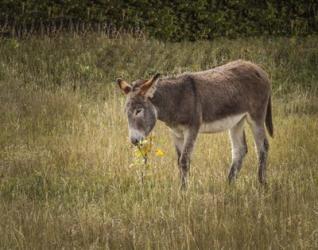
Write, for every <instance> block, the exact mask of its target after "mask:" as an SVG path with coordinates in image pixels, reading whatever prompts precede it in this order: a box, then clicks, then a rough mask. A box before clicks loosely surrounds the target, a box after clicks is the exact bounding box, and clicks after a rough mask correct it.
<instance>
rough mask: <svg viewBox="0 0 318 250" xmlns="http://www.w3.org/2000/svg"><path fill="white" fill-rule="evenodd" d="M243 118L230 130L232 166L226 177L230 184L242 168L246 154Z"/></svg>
mask: <svg viewBox="0 0 318 250" xmlns="http://www.w3.org/2000/svg"><path fill="white" fill-rule="evenodd" d="M244 120H245V119H244V118H243V119H242V120H241V121H240V122H239V123H237V124H236V125H235V126H234V127H233V128H231V129H230V138H231V144H232V164H231V169H230V173H229V176H228V179H229V182H232V181H233V180H234V179H235V178H236V175H237V173H238V172H239V171H240V169H241V167H242V162H243V158H244V156H245V155H246V154H247V145H246V138H245V132H244Z"/></svg>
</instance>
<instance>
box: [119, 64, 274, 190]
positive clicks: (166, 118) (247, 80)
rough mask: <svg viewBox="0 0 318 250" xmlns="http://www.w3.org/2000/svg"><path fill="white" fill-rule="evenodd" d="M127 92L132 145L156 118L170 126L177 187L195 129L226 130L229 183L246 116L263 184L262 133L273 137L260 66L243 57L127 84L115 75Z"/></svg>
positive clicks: (242, 151)
mask: <svg viewBox="0 0 318 250" xmlns="http://www.w3.org/2000/svg"><path fill="white" fill-rule="evenodd" d="M117 84H118V85H119V87H120V89H121V90H122V91H123V92H124V93H125V94H126V95H127V98H126V104H125V112H126V114H127V116H128V128H129V137H130V140H131V142H132V143H133V144H134V145H137V144H138V143H139V142H141V141H142V140H143V139H144V138H145V137H146V136H147V135H148V134H149V133H150V132H151V131H152V129H153V128H154V126H155V124H156V121H157V120H160V121H162V122H164V123H165V124H166V125H167V126H168V127H169V128H170V130H171V134H172V138H173V141H174V145H175V149H176V153H177V156H178V166H179V169H180V176H181V187H183V188H185V187H186V186H187V174H188V171H189V168H190V158H191V153H192V151H193V147H194V144H195V141H196V138H197V136H198V133H217V132H221V131H224V130H229V134H230V139H231V146H232V163H231V166H230V171H229V175H228V181H229V182H230V183H231V182H232V181H233V180H234V179H236V176H237V174H238V172H239V171H240V169H241V166H242V161H243V158H244V156H245V155H246V154H247V145H246V139H245V132H244V122H245V120H247V122H248V124H249V126H250V127H251V130H252V133H253V137H254V140H255V148H256V152H257V155H258V179H259V182H260V183H261V184H266V176H265V170H266V160H267V154H268V149H269V143H268V140H267V137H266V131H265V124H266V128H267V131H268V133H269V135H270V136H271V137H273V123H272V107H271V84H270V81H269V78H268V76H267V74H266V72H265V71H264V70H263V69H262V68H260V67H259V66H257V65H255V64H253V63H251V62H248V61H243V60H237V61H233V62H230V63H227V64H225V65H222V66H219V67H216V68H213V69H210V70H206V71H201V72H194V73H184V74H181V75H179V76H175V77H165V78H161V77H160V75H159V74H156V75H154V76H153V77H152V78H151V79H149V80H136V81H134V82H133V83H132V84H129V83H127V82H126V81H124V80H122V79H117Z"/></svg>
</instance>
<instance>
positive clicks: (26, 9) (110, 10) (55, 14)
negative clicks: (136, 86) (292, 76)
mask: <svg viewBox="0 0 318 250" xmlns="http://www.w3.org/2000/svg"><path fill="white" fill-rule="evenodd" d="M0 6H1V8H0V21H1V24H2V25H3V26H5V27H6V28H7V30H6V31H7V32H8V31H11V30H10V29H11V28H12V27H14V28H17V29H22V28H26V29H28V30H36V31H39V30H41V29H42V30H43V29H45V28H43V27H48V26H49V27H50V26H54V27H59V28H68V29H73V28H74V27H77V29H78V27H83V26H85V27H86V28H85V30H87V26H89V27H90V28H91V29H93V30H134V31H138V30H142V31H144V32H145V33H147V34H148V35H150V36H151V37H155V38H158V39H162V40H172V41H180V40H184V39H186V40H199V39H213V38H215V37H220V36H222V37H224V36H226V37H229V38H235V37H238V36H240V37H242V36H260V35H262V36H263V35H280V36H286V35H287V36H290V35H309V34H314V33H317V30H318V2H317V1H315V0H309V1H305V0H301V1H296V0H289V1H280V0H263V1H255V0H254V1H251V0H241V1H238V0H227V1H208V0H198V1H191V0H185V1H180V0H178V1H166V0H156V1H154V0H128V1H127V0H125V1H123V0H119V1H118V0H94V1H85V0H53V1H51V0H43V1H38V0H24V1H13V0H2V1H1V3H0ZM74 29H76V28H74Z"/></svg>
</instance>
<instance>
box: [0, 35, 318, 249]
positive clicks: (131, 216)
mask: <svg viewBox="0 0 318 250" xmlns="http://www.w3.org/2000/svg"><path fill="white" fill-rule="evenodd" d="M46 42H48V41H43V43H46ZM239 42H240V41H239ZM25 43H26V42H25ZM37 43H38V44H39V45H41V46H44V45H43V44H42V43H41V42H40V41H37ZM233 43H234V42H233ZM4 46H5V45H3V44H2V55H3V54H5V53H7V52H4V48H5V47H4ZM10 46H11V45H10ZM23 46H25V47H27V46H26V45H23ZM30 46H31V45H30ZM76 46H79V45H78V44H75V45H74V47H76ZM160 46H163V45H160ZM171 46H172V45H171ZM173 46H177V45H173ZM180 46H181V45H180ZM236 46H237V47H239V45H236ZM271 46H273V47H274V45H271ZM49 48H51V47H49ZM180 50H181V49H180ZM21 53H22V52H21ZM37 53H40V52H39V51H36V52H35V54H37ZM45 53H46V52H43V54H45ZM50 53H52V55H53V57H56V58H59V57H61V58H60V59H61V60H62V59H63V60H64V59H65V58H66V56H65V57H63V56H62V54H60V56H59V53H61V52H60V51H58V52H56V53H54V52H50ZM50 53H48V54H47V55H46V56H49V54H50ZM127 53H128V52H127ZM233 53H234V52H233ZM26 55H30V54H28V53H27V52H26ZM46 56H43V58H42V59H41V60H43V61H42V62H41V63H42V64H46V63H47V62H45V61H44V59H45V58H46ZM90 56H91V57H94V54H92V55H90ZM180 56H181V55H180ZM21 57H22V55H20V54H17V55H13V54H12V57H10V58H9V57H8V58H7V59H2V66H1V67H0V69H2V70H3V72H4V73H3V74H2V77H1V81H0V89H1V94H0V104H1V105H0V114H1V124H0V131H1V132H0V146H1V151H0V192H1V193H0V194H1V196H0V247H1V248H5V249H13V248H20V249H56V248H57V249H61V248H66V249H69V248H82V249H99V248H100V249H118V248H124V249H127V248H128V249H131V248H134V249H145V248H146V249H150V248H151V249H152V248H155V249H157V248H158V249H221V248H223V249H269V248H271V249H314V248H318V226H317V225H318V171H317V167H318V166H317V165H318V158H317V152H318V136H317V134H318V119H317V118H318V99H317V95H316V94H315V93H309V92H308V91H304V90H302V91H298V92H293V93H291V92H290V94H288V95H284V96H275V98H274V104H273V108H274V126H275V133H276V135H275V138H274V139H271V140H270V146H271V147H270V156H269V157H270V158H269V166H268V181H269V187H268V188H267V189H266V190H265V189H264V188H262V187H260V185H259V184H258V182H257V178H256V173H257V168H256V155H255V153H254V150H253V140H252V138H251V133H250V131H249V129H247V131H248V145H249V153H248V156H247V157H246V159H245V162H244V166H243V169H242V171H241V173H240V177H239V179H238V180H237V182H236V183H235V185H232V186H229V185H228V183H227V181H226V177H227V173H228V168H229V164H230V143H229V140H228V136H227V134H226V133H222V134H216V135H202V136H200V137H199V140H198V143H197V145H196V148H195V152H194V156H193V161H192V166H191V176H190V187H189V190H188V191H187V192H186V193H180V192H179V184H180V183H179V178H178V169H177V166H176V161H175V158H176V156H175V154H174V150H173V146H172V142H171V140H170V137H169V133H168V129H167V128H166V127H165V126H164V125H163V124H161V123H158V124H157V127H156V129H155V131H154V133H155V135H156V139H155V143H156V145H157V146H158V147H160V148H162V149H163V150H164V151H165V152H166V155H165V156H164V157H162V158H156V157H152V158H151V159H150V163H151V166H152V167H151V169H150V170H148V171H147V176H146V179H145V181H144V183H143V184H142V183H141V182H140V178H139V174H138V171H139V170H140V169H139V168H138V167H137V166H131V162H132V161H133V153H132V151H133V150H132V148H131V146H130V144H129V143H128V140H127V123H126V120H125V119H126V118H125V117H124V114H123V102H124V99H123V97H122V96H121V94H120V93H119V92H118V91H117V89H116V88H115V86H111V85H110V86H104V87H101V86H100V85H99V84H98V81H99V80H102V79H103V76H102V75H101V79H99V80H98V79H97V80H96V83H95V85H93V83H92V82H93V80H91V84H92V87H91V90H87V89H85V88H82V89H80V90H76V91H75V92H74V91H73V90H72V89H71V88H70V87H69V85H67V84H65V85H64V84H62V86H60V87H58V88H55V87H52V85H53V84H54V82H53V81H51V80H50V79H51V78H52V77H53V76H54V75H53V76H52V75H50V74H48V73H44V71H43V68H41V67H40V66H39V67H40V72H39V73H38V74H36V73H34V72H35V70H36V69H34V71H32V74H31V73H30V72H24V71H23V72H22V71H21V72H20V73H17V71H18V70H19V69H21V67H22V64H20V62H19V61H18V60H17V59H21ZM2 58H3V57H2ZM26 58H28V56H26ZM30 58H31V57H29V59H27V60H26V61H25V62H24V63H25V65H24V66H23V67H25V69H32V67H33V66H34V65H33V66H32V65H29V63H30V61H32V62H33V60H35V59H34V58H35V57H34V58H33V57H32V58H31V59H32V60H31V59H30ZM60 59H59V60H57V61H60ZM5 60H7V61H6V62H8V61H10V63H11V64H8V65H4V61H5ZM63 60H62V61H63ZM65 60H66V59H65ZM267 60H268V61H269V62H270V59H267ZM117 63H118V61H114V64H117ZM13 65H16V67H15V68H14V67H13ZM268 65H270V64H268ZM190 67H191V66H190ZM196 67H198V68H200V66H194V67H193V68H194V69H196ZM272 67H273V68H275V67H274V66H272ZM14 70H16V71H14ZM61 70H62V71H63V72H64V73H65V74H69V75H63V76H61V75H59V74H58V75H55V77H62V80H63V79H66V80H65V81H66V82H72V81H73V82H75V83H81V81H80V80H78V79H77V78H76V77H75V78H71V73H72V71H71V70H70V73H67V70H65V71H64V69H61ZM10 71H11V72H12V75H11V76H10V75H9V73H10ZM300 71H301V72H305V69H303V70H300V69H299V71H297V72H298V73H299V72H300ZM140 72H141V70H140ZM57 73H58V72H57ZM57 73H54V74H57ZM103 74H104V73H103ZM105 74H106V73H105ZM125 74H128V73H127V72H126V73H125ZM275 74H278V73H277V72H276V73H275ZM45 75H46V76H45ZM45 77H47V81H48V86H45V84H44V82H42V85H41V84H40V82H41V79H42V80H43V79H45ZM50 77H51V78H50ZM68 77H70V78H68ZM297 77H300V76H299V75H297V74H296V75H291V78H292V79H297ZM32 79H33V80H34V82H32ZM37 80H39V81H37ZM307 80H308V79H307ZM309 81H310V80H308V81H307V82H309ZM62 82H63V81H62ZM83 82H84V80H83ZM294 84H297V82H295V83H294ZM88 89H89V88H88ZM275 89H276V92H275V93H277V91H278V92H279V82H278V81H277V82H276V87H275ZM294 89H299V88H298V87H295V88H294ZM276 95H277V94H276Z"/></svg>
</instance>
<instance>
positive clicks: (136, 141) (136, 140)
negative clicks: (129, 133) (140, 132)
mask: <svg viewBox="0 0 318 250" xmlns="http://www.w3.org/2000/svg"><path fill="white" fill-rule="evenodd" d="M130 141H131V143H132V144H134V145H137V144H138V143H139V140H138V139H137V138H131V139H130Z"/></svg>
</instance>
